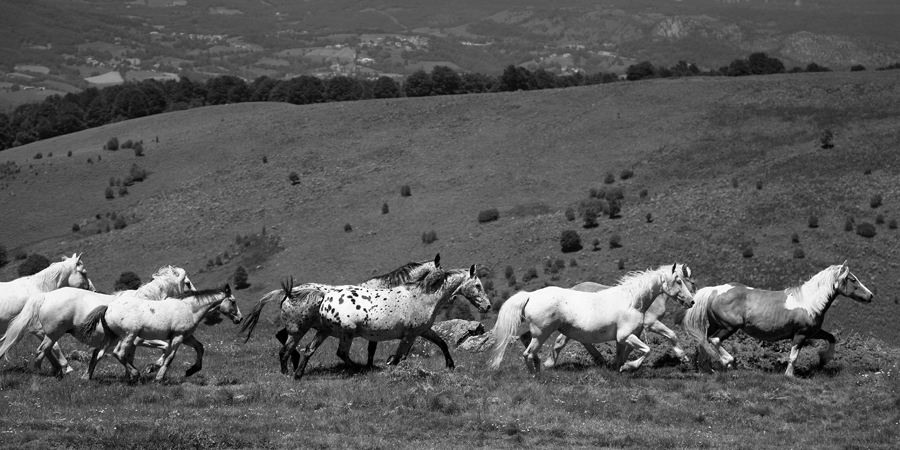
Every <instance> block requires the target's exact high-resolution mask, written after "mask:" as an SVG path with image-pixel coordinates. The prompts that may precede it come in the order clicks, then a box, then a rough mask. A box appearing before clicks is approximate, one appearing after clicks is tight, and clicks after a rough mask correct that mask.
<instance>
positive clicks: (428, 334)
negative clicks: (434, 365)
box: [421, 328, 456, 370]
mask: <svg viewBox="0 0 900 450" xmlns="http://www.w3.org/2000/svg"><path fill="white" fill-rule="evenodd" d="M421 336H422V337H423V338H425V339H427V340H429V341H431V342H432V343H434V345H437V346H438V348H439V349H441V352H442V353H443V354H444V363H445V364H446V365H447V368H448V369H451V370H452V369H453V368H455V367H456V365H455V364H453V357H452V356H450V348H448V347H447V343H446V342H445V341H444V339H443V338H441V337H440V336H438V334H437V333H435V332H434V330H432V329H431V328H429V329H428V330H427V331H425V332H424V333H422V334H421Z"/></svg>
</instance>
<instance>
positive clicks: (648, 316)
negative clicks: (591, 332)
mask: <svg viewBox="0 0 900 450" xmlns="http://www.w3.org/2000/svg"><path fill="white" fill-rule="evenodd" d="M679 266H680V269H676V270H681V271H682V275H683V276H684V281H685V282H687V283H689V287H690V288H691V292H694V281H693V279H692V278H691V273H690V270H691V269H690V268H689V267H687V266H685V265H684V264H679ZM610 287H611V286H606V285H602V284H600V283H594V282H591V281H585V282H584V283H578V284H576V285H575V286H572V288H571V289H572V290H573V291H581V292H600V291H602V290H606V289H609V288H610ZM666 299H667V296H666V295H665V294H662V295H659V296H657V297H656V299H655V300H653V303H651V304H650V308H648V309H647V312H646V313H644V320H643V322H644V327H645V329H647V330H649V331H652V332H654V333H656V334H658V335H660V336H662V337H664V338H666V339H668V340H669V342H670V343H671V344H672V351H673V352H675V356H676V357H677V358H678V359H679V360H680V361H681V362H683V363H687V362H690V360H691V359H690V358H689V357H688V356H687V355H686V354H685V353H684V350H683V349H682V348H681V346H680V345H679V344H678V335H677V334H675V332H674V331H672V329H670V328H669V327H667V326H666V325H665V324H664V323H662V318H663V317H664V316H665V314H666ZM520 339H521V337H520ZM569 341H570V339H569V337H568V336H566V335H564V334H560V335H559V336H557V337H556V343H555V344H554V345H553V351H551V352H550V356H549V357H548V358H547V359H546V360H545V361H544V367H546V368H548V369H549V368H551V367H553V366H555V365H556V363H557V361H558V360H559V354H560V352H562V349H563V347H565V346H566V344H567V343H569ZM582 345H583V346H584V348H585V350H587V351H588V353H590V355H591V356H592V357H593V358H594V360H595V361H599V362H602V361H603V355H602V354H601V353H600V351H599V350H597V347H594V345H593V344H585V343H582Z"/></svg>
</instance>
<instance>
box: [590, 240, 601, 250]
mask: <svg viewBox="0 0 900 450" xmlns="http://www.w3.org/2000/svg"><path fill="white" fill-rule="evenodd" d="M591 246H592V247H593V249H592V250H593V251H595V252H596V251H600V249H601V248H600V239H597V238H594V242H593V243H591Z"/></svg>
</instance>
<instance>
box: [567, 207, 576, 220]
mask: <svg viewBox="0 0 900 450" xmlns="http://www.w3.org/2000/svg"><path fill="white" fill-rule="evenodd" d="M566 220H568V221H569V222H571V221H573V220H575V210H574V209H572V207H568V208H566Z"/></svg>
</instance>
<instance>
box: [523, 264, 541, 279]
mask: <svg viewBox="0 0 900 450" xmlns="http://www.w3.org/2000/svg"><path fill="white" fill-rule="evenodd" d="M537 277H538V273H537V269H535V268H534V267H529V268H528V270H526V271H525V275H522V282H523V283H527V282H529V281H531V280H533V279H535V278H537Z"/></svg>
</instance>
